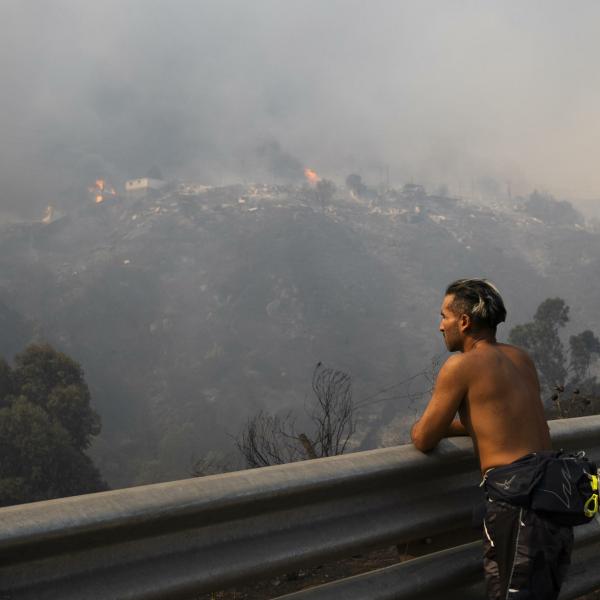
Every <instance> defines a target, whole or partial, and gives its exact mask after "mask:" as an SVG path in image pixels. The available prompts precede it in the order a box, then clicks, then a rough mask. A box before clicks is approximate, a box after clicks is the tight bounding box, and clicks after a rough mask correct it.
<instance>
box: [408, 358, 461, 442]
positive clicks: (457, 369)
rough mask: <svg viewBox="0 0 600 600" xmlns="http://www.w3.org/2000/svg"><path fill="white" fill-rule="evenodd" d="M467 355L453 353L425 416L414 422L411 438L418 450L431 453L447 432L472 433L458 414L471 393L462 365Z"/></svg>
mask: <svg viewBox="0 0 600 600" xmlns="http://www.w3.org/2000/svg"><path fill="white" fill-rule="evenodd" d="M462 359H463V357H462V356H461V355H455V356H451V357H450V358H449V359H448V360H447V361H446V362H445V363H444V366H443V367H442V368H441V369H440V372H439V374H438V377H437V380H436V382H435V389H434V391H433V396H432V397H431V400H430V401H429V404H428V405H427V408H426V409H425V412H424V413H423V416H422V417H421V418H420V419H419V420H418V421H417V422H416V423H415V424H414V425H413V428H412V430H411V432H410V437H411V440H412V442H413V444H414V445H415V447H416V448H417V449H418V450H421V452H427V451H428V450H431V449H432V448H434V447H435V446H437V444H438V442H439V441H440V440H441V439H442V438H443V437H445V436H447V435H449V434H450V435H468V433H467V431H466V429H465V428H464V427H463V425H462V424H461V423H460V421H458V420H457V421H453V419H454V415H456V412H457V411H458V408H459V406H460V404H461V402H462V401H463V398H464V397H465V394H466V392H467V387H468V386H467V382H466V378H465V376H464V373H463V369H462V368H461V365H462Z"/></svg>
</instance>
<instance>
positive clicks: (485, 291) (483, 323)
mask: <svg viewBox="0 0 600 600" xmlns="http://www.w3.org/2000/svg"><path fill="white" fill-rule="evenodd" d="M441 312H442V320H441V322H440V331H441V332H442V333H443V335H444V341H445V342H446V347H447V348H448V350H450V352H455V351H456V350H462V349H463V347H464V341H465V339H466V338H467V337H468V336H471V337H473V336H475V337H476V336H478V335H482V336H485V335H490V334H491V336H492V337H493V336H495V334H496V327H497V326H498V324H499V323H502V322H503V321H504V320H505V319H506V308H504V302H503V301H502V297H501V296H500V293H499V292H498V290H497V288H496V286H494V285H493V284H492V283H490V282H489V281H486V280H485V279H458V280H457V281H455V282H453V283H451V284H450V285H449V286H448V287H447V289H446V295H445V297H444V302H443V303H442V311H441Z"/></svg>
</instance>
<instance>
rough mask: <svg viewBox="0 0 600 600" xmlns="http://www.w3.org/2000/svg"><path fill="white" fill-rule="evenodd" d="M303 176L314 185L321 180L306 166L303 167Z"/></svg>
mask: <svg viewBox="0 0 600 600" xmlns="http://www.w3.org/2000/svg"><path fill="white" fill-rule="evenodd" d="M304 176H305V177H306V179H308V182H309V183H310V184H312V185H316V184H317V183H319V181H321V178H320V177H319V176H318V175H317V174H316V173H315V172H314V171H313V170H312V169H309V168H308V167H306V169H304Z"/></svg>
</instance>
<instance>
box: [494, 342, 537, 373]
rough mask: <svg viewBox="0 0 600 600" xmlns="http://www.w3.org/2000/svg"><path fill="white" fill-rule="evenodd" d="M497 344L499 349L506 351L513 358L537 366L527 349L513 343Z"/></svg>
mask: <svg viewBox="0 0 600 600" xmlns="http://www.w3.org/2000/svg"><path fill="white" fill-rule="evenodd" d="M497 346H498V349H499V350H501V351H502V352H504V353H505V354H506V355H507V356H509V357H510V358H512V359H513V360H516V361H519V362H521V363H522V364H526V365H527V366H530V367H533V368H535V365H534V362H533V359H532V358H531V356H529V354H528V353H527V352H526V351H525V350H523V348H519V347H518V346H513V345H512V344H497Z"/></svg>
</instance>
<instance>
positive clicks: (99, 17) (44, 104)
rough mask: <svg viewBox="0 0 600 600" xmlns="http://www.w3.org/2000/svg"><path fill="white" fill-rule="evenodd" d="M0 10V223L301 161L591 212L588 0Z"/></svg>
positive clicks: (596, 177) (134, 3)
mask: <svg viewBox="0 0 600 600" xmlns="http://www.w3.org/2000/svg"><path fill="white" fill-rule="evenodd" d="M1 6H2V7H3V8H4V11H3V17H4V18H3V20H2V29H3V31H2V38H3V44H4V49H5V51H4V52H3V53H2V54H1V55H0V74H1V76H2V81H3V88H4V90H5V92H4V94H3V98H2V100H1V107H2V110H0V124H1V126H2V131H3V132H4V135H3V141H2V144H1V145H0V148H1V154H0V158H1V160H0V165H1V166H0V169H1V172H0V173H1V177H2V181H3V186H2V190H1V193H0V220H2V219H7V218H32V217H41V216H42V214H43V210H44V208H45V206H46V205H48V204H54V205H59V206H60V205H61V203H63V204H69V203H71V204H72V203H73V202H76V201H77V198H78V197H79V196H81V195H83V193H84V191H85V188H86V185H89V184H90V183H91V182H93V181H94V179H95V178H97V177H104V178H108V179H110V180H112V181H113V182H114V183H115V184H121V183H122V181H123V180H124V179H127V178H130V177H139V176H141V175H143V174H144V173H146V172H147V171H148V169H149V168H150V167H151V166H153V165H157V166H158V167H160V168H161V170H162V171H163V172H164V173H165V175H166V176H167V177H173V178H184V179H185V178H188V179H189V178H193V179H197V180H198V179H199V180H201V181H204V182H206V183H212V184H220V183H227V182H233V181H250V180H263V181H269V180H285V179H287V178H289V177H290V165H292V166H293V165H295V164H302V165H306V166H310V167H311V168H314V169H315V170H316V171H317V172H319V173H321V174H323V175H324V176H327V177H331V178H332V179H334V180H337V181H338V182H340V181H343V179H344V177H345V176H346V175H347V174H348V173H351V172H357V173H360V174H361V175H362V176H363V177H364V178H365V180H368V181H369V182H371V183H379V182H381V181H382V180H383V179H384V177H386V176H387V173H388V172H389V174H390V180H391V183H392V184H402V183H405V182H407V181H413V182H418V183H423V184H424V185H426V186H428V187H429V189H435V187H436V186H439V185H446V186H447V187H448V189H449V190H450V192H451V193H454V194H463V195H468V194H469V190H473V189H474V188H478V189H480V188H481V187H482V186H483V187H485V186H486V185H487V188H488V189H489V193H490V194H498V195H505V194H507V193H508V189H509V188H510V190H511V193H513V194H515V195H516V194H525V193H529V192H530V191H531V190H533V189H534V188H538V189H543V190H545V191H548V192H549V193H551V194H553V195H555V196H556V197H558V198H561V199H563V198H565V199H569V200H575V201H576V203H577V205H578V206H580V207H583V208H584V209H585V211H586V214H588V216H591V215H594V214H598V215H600V211H597V210H596V208H595V201H594V199H595V198H600V193H599V190H600V173H599V172H598V170H597V169H596V168H595V155H594V150H595V143H596V139H597V137H598V133H599V130H600V117H599V116H598V114H597V108H596V107H597V99H598V96H599V95H600V81H599V80H598V78H597V77H595V76H594V75H593V73H594V72H595V71H594V70H593V67H594V64H593V60H594V59H595V57H596V56H597V54H598V50H599V49H600V41H599V40H598V36H597V35H596V32H595V24H596V23H597V22H598V18H599V17H600V5H598V4H597V3H594V2H591V1H586V2H580V3H577V4H576V5H573V4H571V3H569V4H568V3H566V2H547V1H546V2H541V1H535V2H529V3H526V4H525V3H521V2H516V1H511V2H506V1H504V2H498V1H496V2H487V3H480V2H472V1H465V2H460V3H457V2H442V1H440V0H438V1H427V0H426V1H419V2H415V1H407V2H402V3H397V2H391V1H381V2H376V3H372V2H369V3H367V2H364V1H363V2H360V1H357V0H345V1H342V0H329V1H328V2H323V1H322V0H321V1H319V2H317V1H316V0H304V1H302V2H298V1H295V2H294V1H288V2H285V3H284V2H277V1H276V0H259V1H257V2H253V3H251V4H250V3H247V2H242V1H241V0H225V1H223V0H219V1H215V0H210V1H204V2H202V3H195V2H191V1H179V2H169V3H168V4H167V3H166V2H159V1H142V0H129V1H127V2H124V3H123V2H120V3H117V2H116V1H114V0H108V1H106V2H103V3H101V4H97V5H93V4H87V3H86V4H81V3H79V2H76V1H75V0H55V1H53V2H52V3H51V4H50V3H49V4H43V3H37V2H33V1H19V2H16V1H13V0H4V1H3V2H2V5H1ZM486 182H487V183H486ZM578 201H581V202H578Z"/></svg>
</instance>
